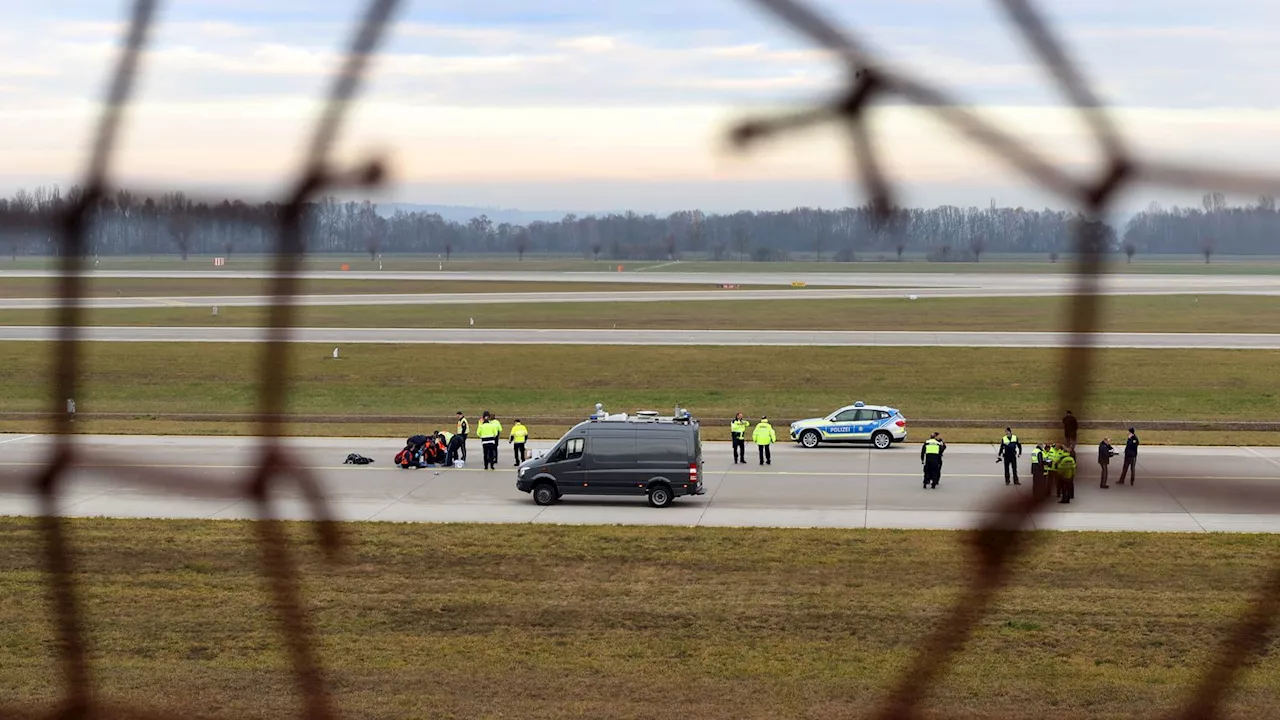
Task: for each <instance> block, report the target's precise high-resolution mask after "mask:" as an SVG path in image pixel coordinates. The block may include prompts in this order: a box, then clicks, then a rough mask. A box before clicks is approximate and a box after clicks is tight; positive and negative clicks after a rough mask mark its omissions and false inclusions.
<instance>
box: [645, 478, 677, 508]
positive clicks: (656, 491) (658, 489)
mask: <svg viewBox="0 0 1280 720" xmlns="http://www.w3.org/2000/svg"><path fill="white" fill-rule="evenodd" d="M672 499H673V498H672V496H671V488H670V487H668V486H667V484H666V483H654V484H653V485H651V486H649V504H650V505H652V506H654V507H656V508H664V507H666V506H668V505H670V504H671V500H672Z"/></svg>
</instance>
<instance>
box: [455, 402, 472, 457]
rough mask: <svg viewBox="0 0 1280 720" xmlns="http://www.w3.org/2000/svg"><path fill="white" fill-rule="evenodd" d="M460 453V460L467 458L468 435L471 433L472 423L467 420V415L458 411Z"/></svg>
mask: <svg viewBox="0 0 1280 720" xmlns="http://www.w3.org/2000/svg"><path fill="white" fill-rule="evenodd" d="M456 432H457V433H458V437H459V438H460V439H459V440H458V455H457V458H458V459H459V460H466V459H467V436H468V435H470V434H471V423H469V422H467V416H466V415H463V414H462V411H461V410H459V411H458V429H457V431H456Z"/></svg>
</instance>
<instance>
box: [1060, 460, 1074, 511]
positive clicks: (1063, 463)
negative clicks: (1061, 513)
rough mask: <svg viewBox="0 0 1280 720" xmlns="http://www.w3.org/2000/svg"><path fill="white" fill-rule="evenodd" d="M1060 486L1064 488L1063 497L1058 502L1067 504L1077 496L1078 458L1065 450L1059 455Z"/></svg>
mask: <svg viewBox="0 0 1280 720" xmlns="http://www.w3.org/2000/svg"><path fill="white" fill-rule="evenodd" d="M1056 469H1057V471H1058V486H1059V488H1060V489H1061V490H1062V493H1061V494H1062V499H1061V500H1059V501H1058V502H1059V503H1061V504H1063V505H1066V504H1068V503H1070V502H1071V499H1072V498H1074V497H1075V496H1076V459H1075V457H1073V456H1072V455H1071V453H1069V452H1066V451H1065V450H1064V451H1063V452H1062V454H1061V455H1059V457H1058V462H1057V465H1056Z"/></svg>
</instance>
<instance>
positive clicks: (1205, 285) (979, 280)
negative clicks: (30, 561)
mask: <svg viewBox="0 0 1280 720" xmlns="http://www.w3.org/2000/svg"><path fill="white" fill-rule="evenodd" d="M85 275H86V276H87V277H100V278H202V279H208V278H210V277H220V278H232V279H261V278H265V277H269V276H270V275H269V274H268V273H264V272H227V273H223V272H219V271H102V272H90V273H86V274H85ZM54 276H56V273H53V272H48V271H20V270H14V271H0V278H4V277H54ZM299 277H305V278H310V279H316V280H324V279H333V280H337V279H343V280H422V281H423V290H424V291H429V290H430V283H431V282H432V281H440V280H466V281H473V282H519V281H524V282H528V281H538V282H559V283H564V284H565V285H566V288H569V287H571V286H572V285H573V284H575V283H577V284H580V283H672V284H684V285H689V286H691V287H694V286H702V287H703V288H704V289H706V288H713V287H714V286H716V285H720V284H728V285H779V286H785V287H783V288H780V289H777V290H719V291H714V292H712V291H698V292H686V291H667V290H660V291H637V292H623V291H618V292H608V291H587V292H573V291H571V290H566V291H565V292H525V293H520V292H509V293H430V292H423V293H409V294H403V293H402V294H383V295H368V294H365V295H306V296H298V297H296V298H295V299H294V300H293V303H294V304H297V305H313V306H314V305H439V304H482V303H483V304H488V303H517V302H519V303H545V302H669V301H672V300H681V301H694V300H701V301H707V300H726V299H737V300H775V299H797V298H799V299H804V298H808V299H813V300H824V299H826V300H830V299H847V298H901V297H908V296H912V295H914V296H916V297H917V298H929V297H1036V296H1040V297H1046V296H1050V297H1051V296H1059V295H1065V294H1070V293H1072V292H1074V291H1075V289H1076V279H1075V278H1073V277H1071V276H1067V275H1023V274H980V273H974V274H966V273H954V274H952V273H795V274H785V275H784V274H774V273H681V272H656V271H655V272H624V273H574V272H540V273H518V272H391V271H387V272H360V273H356V272H348V273H341V272H336V273H335V272H305V273H300V274H299ZM793 282H804V283H807V284H808V285H811V286H829V287H814V288H791V287H790V285H791V283H793ZM1097 292H1099V293H1101V294H1106V295H1168V294H1206V295H1208V294H1226V295H1280V278H1271V277H1258V276H1230V275H1223V276H1218V275H1108V276H1101V277H1100V278H1099V284H1098V288H1097ZM270 303H271V298H270V297H269V296H265V295H236V296H175V297H151V298H136V297H134V298H127V297H115V298H112V297H106V298H87V299H85V300H83V301H82V305H83V306H84V307H91V308H154V307H209V306H212V305H218V306H222V307H251V306H261V305H267V304H270ZM58 304H59V301H58V300H54V299H47V298H4V299H0V309H9V310H23V309H25V310H30V309H45V308H50V307H57V306H58Z"/></svg>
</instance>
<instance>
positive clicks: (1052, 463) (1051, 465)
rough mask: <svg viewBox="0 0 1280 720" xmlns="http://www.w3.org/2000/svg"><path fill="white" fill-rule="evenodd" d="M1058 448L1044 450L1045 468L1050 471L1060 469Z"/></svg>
mask: <svg viewBox="0 0 1280 720" xmlns="http://www.w3.org/2000/svg"><path fill="white" fill-rule="evenodd" d="M1057 465H1058V449H1057V448H1049V449H1048V450H1045V451H1044V468H1045V470H1048V471H1049V472H1057V470H1058V467H1057Z"/></svg>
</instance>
